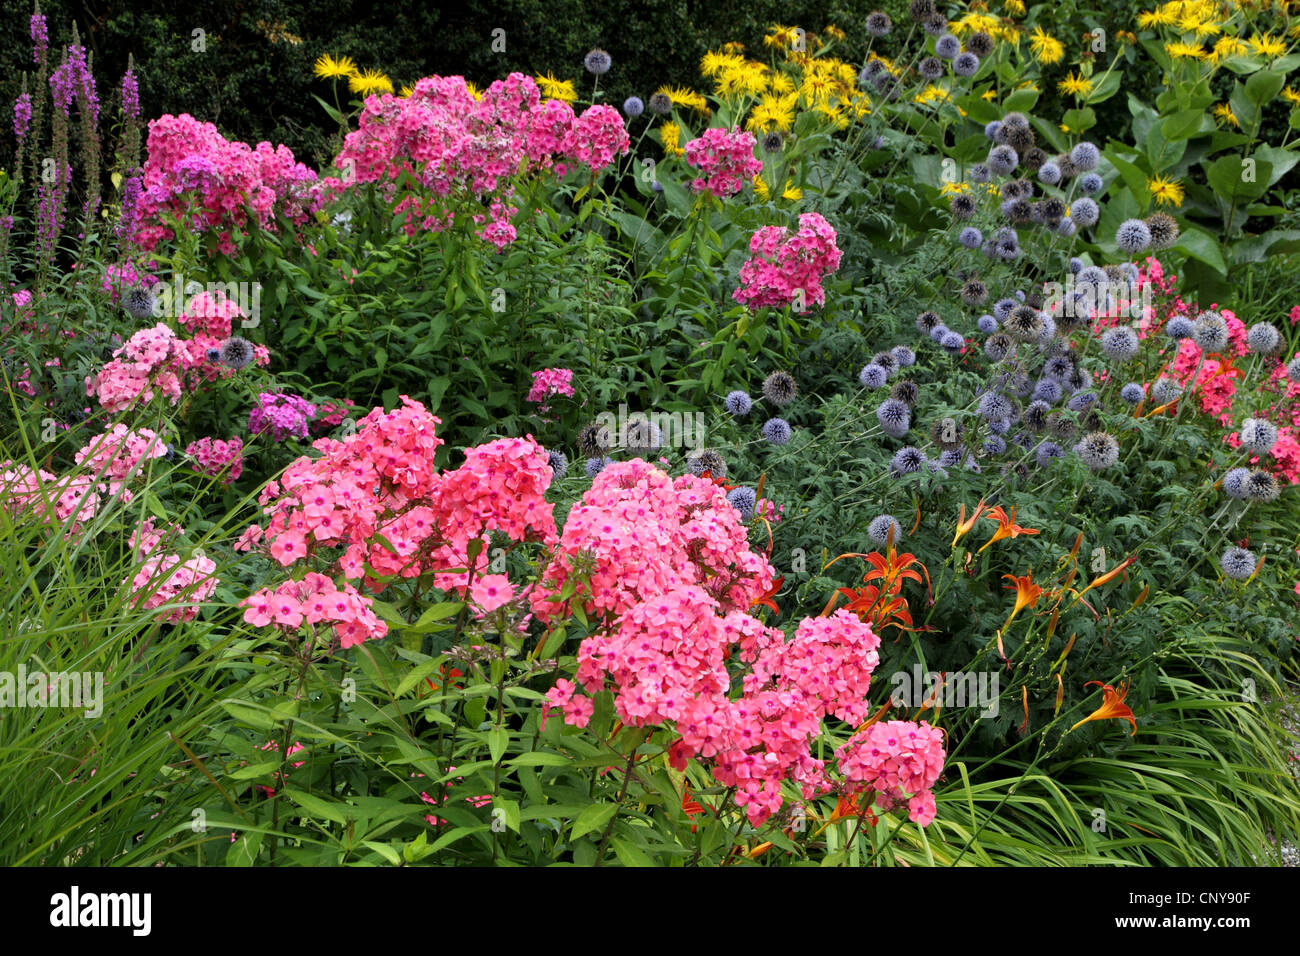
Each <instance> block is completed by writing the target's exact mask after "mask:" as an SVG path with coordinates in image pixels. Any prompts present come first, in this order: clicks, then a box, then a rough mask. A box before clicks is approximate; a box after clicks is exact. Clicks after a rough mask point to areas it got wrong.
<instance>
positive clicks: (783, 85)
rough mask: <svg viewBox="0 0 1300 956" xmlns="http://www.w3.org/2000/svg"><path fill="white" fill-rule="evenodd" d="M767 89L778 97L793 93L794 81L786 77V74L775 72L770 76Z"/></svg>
mask: <svg viewBox="0 0 1300 956" xmlns="http://www.w3.org/2000/svg"><path fill="white" fill-rule="evenodd" d="M767 88H768V89H769V90H771V91H772V92H773V93H775V94H776V95H777V96H781V95H783V94H785V93H793V92H794V80H792V79H790V77H788V76H786V75H785V74H784V73H782V72H780V71H777V70H774V71H773V72H772V73H770V74H768V77H767Z"/></svg>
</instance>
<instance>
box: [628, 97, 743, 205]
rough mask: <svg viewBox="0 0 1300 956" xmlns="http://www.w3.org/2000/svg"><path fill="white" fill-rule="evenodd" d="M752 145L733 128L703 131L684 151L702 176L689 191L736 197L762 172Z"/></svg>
mask: <svg viewBox="0 0 1300 956" xmlns="http://www.w3.org/2000/svg"><path fill="white" fill-rule="evenodd" d="M608 108H609V107H606V109H608ZM755 142H757V141H756V140H755V139H754V134H753V133H748V132H743V131H741V130H739V129H736V128H734V127H733V128H732V129H722V128H721V127H718V126H713V127H710V128H709V129H706V130H705V131H704V132H703V133H702V134H701V135H700V136H699V137H698V138H697V139H693V140H691V141H690V142H689V143H687V144H686V147H685V153H686V162H687V163H689V164H690V165H691V166H693V167H694V168H695V169H698V170H699V171H700V173H701V174H702V175H701V176H699V177H697V178H696V179H695V181H694V182H692V183H691V188H692V189H694V190H695V191H696V192H697V193H698V192H708V193H712V194H713V195H714V196H720V197H722V198H724V199H725V198H726V197H728V196H734V195H736V193H738V192H740V190H741V189H742V188H744V185H745V183H747V182H749V181H750V180H751V179H753V178H754V177H755V176H756V175H758V174H759V173H761V172H762V171H763V163H762V162H761V161H760V160H758V159H756V158H755V157H754V144H755Z"/></svg>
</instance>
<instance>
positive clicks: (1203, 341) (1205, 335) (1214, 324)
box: [1192, 312, 1228, 352]
mask: <svg viewBox="0 0 1300 956" xmlns="http://www.w3.org/2000/svg"><path fill="white" fill-rule="evenodd" d="M1192 339H1193V340H1194V341H1195V342H1196V344H1197V345H1199V346H1200V347H1201V348H1202V349H1204V350H1205V351H1206V352H1221V351H1223V349H1224V348H1225V347H1226V346H1227V344H1228V323H1227V322H1225V321H1223V316H1221V315H1219V314H1218V313H1217V312H1202V313H1201V315H1200V317H1199V318H1197V320H1196V321H1195V322H1194V323H1192Z"/></svg>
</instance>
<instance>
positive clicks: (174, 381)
mask: <svg viewBox="0 0 1300 956" xmlns="http://www.w3.org/2000/svg"><path fill="white" fill-rule="evenodd" d="M183 353H184V347H183V345H182V343H181V341H180V340H179V339H177V338H176V333H175V332H173V331H172V330H171V329H170V328H169V327H168V326H167V324H166V323H163V322H159V323H158V324H157V325H155V326H154V327H153V328H151V329H140V330H139V331H138V332H136V333H135V334H134V335H132V336H131V338H130V339H128V340H127V342H126V344H125V345H123V346H122V347H121V348H119V349H117V350H116V351H114V352H113V358H112V359H111V360H110V361H109V362H108V363H107V364H106V365H105V366H104V367H103V368H101V369H100V370H99V372H98V373H96V374H95V375H94V376H93V377H92V376H87V377H86V395H87V396H90V397H92V398H96V397H97V398H98V399H99V404H100V405H101V406H103V408H104V409H105V410H107V411H110V412H120V411H125V410H126V409H128V408H131V407H132V406H133V405H135V404H136V403H137V402H149V401H152V400H153V397H154V395H155V394H161V395H163V396H164V397H166V398H167V400H168V401H169V402H170V403H171V404H172V405H175V404H176V403H177V402H178V401H179V400H180V397H181V380H180V376H179V375H178V370H181V369H183V367H184V363H183V361H182V358H181V357H182V355H183Z"/></svg>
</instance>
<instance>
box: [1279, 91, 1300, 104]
mask: <svg viewBox="0 0 1300 956" xmlns="http://www.w3.org/2000/svg"><path fill="white" fill-rule="evenodd" d="M1282 99H1284V100H1286V101H1287V102H1288V103H1290V104H1292V105H1293V106H1300V93H1298V92H1296V91H1295V90H1293V89H1291V87H1289V86H1286V87H1283V88H1282Z"/></svg>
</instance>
